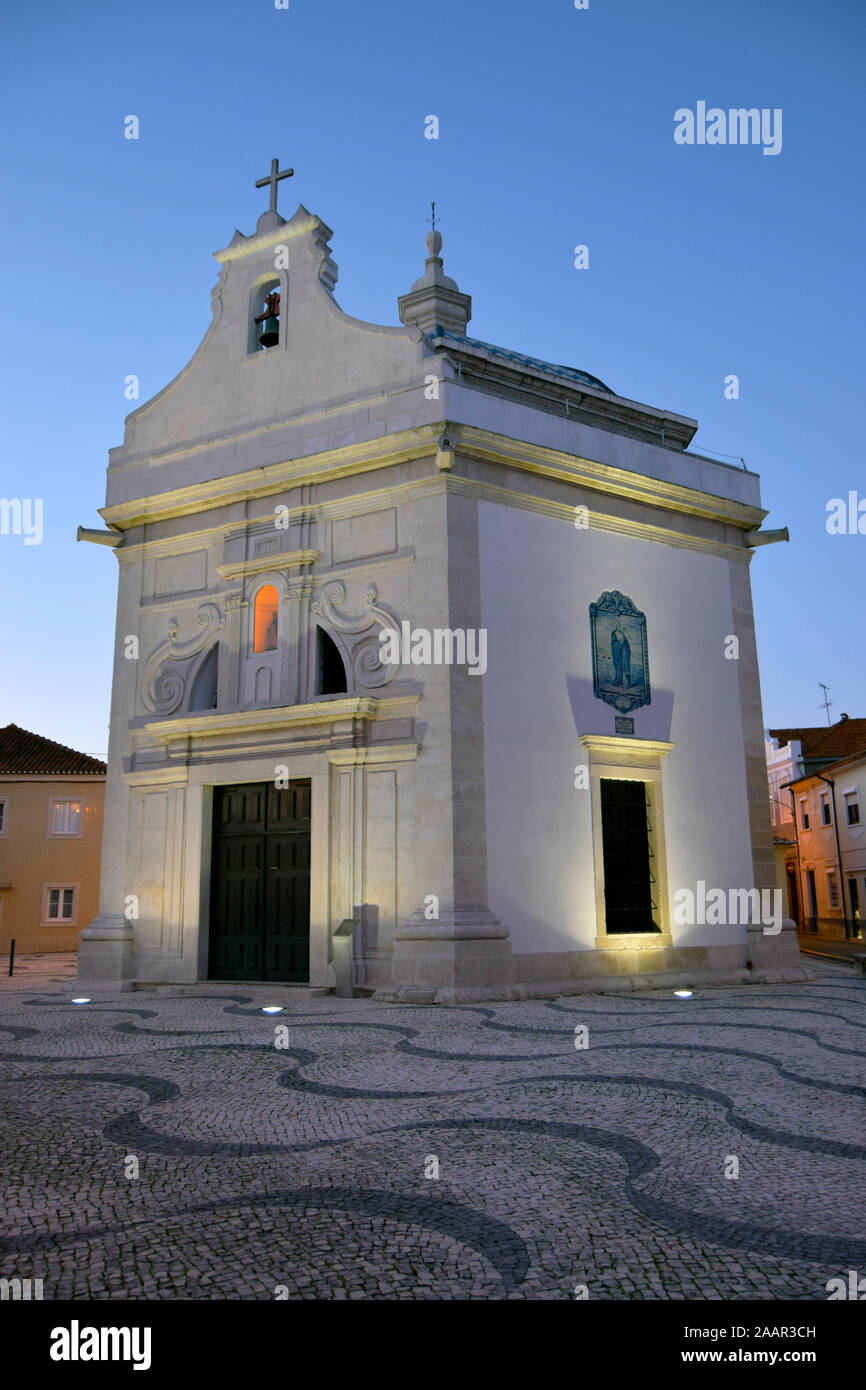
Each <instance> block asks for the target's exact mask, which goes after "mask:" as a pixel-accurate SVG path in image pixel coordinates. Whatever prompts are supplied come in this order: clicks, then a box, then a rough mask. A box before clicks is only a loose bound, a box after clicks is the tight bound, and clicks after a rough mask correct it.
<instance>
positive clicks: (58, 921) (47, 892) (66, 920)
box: [40, 882, 80, 927]
mask: <svg viewBox="0 0 866 1390" xmlns="http://www.w3.org/2000/svg"><path fill="white" fill-rule="evenodd" d="M79 888H80V885H79V884H77V883H69V882H64V883H43V885H42V920H41V923H40V925H41V926H43V927H76V926H77V925H78V900H79V896H80V894H79ZM69 889H71V890H72V916H71V917H62V916H61V917H49V916H48V905H49V900H50V897H51V892H52V890H55V891H57V892H59V893H60V895H61V896H60V898H59V899H58V904H57V905H58V907H62V906H63V893H64V891H66V892H68V891H69Z"/></svg>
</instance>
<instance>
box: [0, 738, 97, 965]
mask: <svg viewBox="0 0 866 1390" xmlns="http://www.w3.org/2000/svg"><path fill="white" fill-rule="evenodd" d="M105 772H106V765H105V763H104V762H101V761H100V759H99V758H92V757H90V756H89V754H87V753H79V752H77V751H76V750H75V749H74V748H67V747H66V746H65V745H64V744H62V743H56V742H55V741H54V740H53V739H50V738H43V737H42V735H41V734H34V733H31V732H30V731H29V730H28V729H20V728H19V727H18V725H17V724H7V725H6V726H5V728H0V951H2V952H3V953H4V954H6V953H7V952H8V951H9V948H10V942H11V941H13V940H14V942H15V950H16V952H33V951H76V950H77V949H78V936H79V932H80V931H81V928H82V927H83V926H86V924H87V923H88V922H89V921H91V919H92V918H93V916H94V915H95V913H96V910H97V907H98V904H99V865H100V853H101V847H102V813H103V803H104V800H105Z"/></svg>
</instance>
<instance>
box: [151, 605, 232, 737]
mask: <svg viewBox="0 0 866 1390" xmlns="http://www.w3.org/2000/svg"><path fill="white" fill-rule="evenodd" d="M195 620H196V622H197V624H198V626H199V627H200V628H201V632H199V633H197V634H196V635H195V636H194V637H190V638H187V639H186V640H185V641H178V637H177V633H178V626H179V624H178V621H177V618H169V620H168V637H166V639H165V640H164V641H163V642H160V643H159V645H158V646H157V647H154V649H153V651H152V652H151V654H150V656H149V657H148V658H147V661H146V662H145V664H144V670H143V672H142V689H141V698H142V700H143V702H144V705H145V707H146V708H147V709H149V710H150V711H151V713H152V714H159V715H167V714H173V713H174V712H175V710H176V709H178V708H179V707H180V705H181V703H182V701H183V698H184V695H185V694H186V691H187V688H188V687H189V686H190V678H191V677H192V676H193V675H194V673H195V670H196V668H197V665H198V663H197V662H196V661H195V657H197V656H198V655H199V654H200V653H202V652H203V651H204V649H205V647H207V646H209V645H210V643H211V642H212V641H213V639H214V636H215V634H216V633H217V632H218V631H219V629H220V628H221V627H223V626H224V624H225V617H224V615H223V614H222V612H221V611H220V609H219V608H218V607H217V605H216V604H215V603H203V604H202V605H201V607H200V608H199V610H198V613H197V614H196V618H195Z"/></svg>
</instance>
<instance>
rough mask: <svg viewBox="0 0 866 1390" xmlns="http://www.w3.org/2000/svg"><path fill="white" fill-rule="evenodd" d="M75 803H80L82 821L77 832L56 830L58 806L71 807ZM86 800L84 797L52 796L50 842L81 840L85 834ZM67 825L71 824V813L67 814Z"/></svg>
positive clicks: (49, 809)
mask: <svg viewBox="0 0 866 1390" xmlns="http://www.w3.org/2000/svg"><path fill="white" fill-rule="evenodd" d="M73 802H78V805H79V806H80V807H81V821H80V824H79V828H78V829H77V830H56V829H55V826H54V822H55V819H56V808H57V807H58V806H71V805H72V804H73ZM85 809H86V807H85V800H84V797H83V796H50V797H49V798H48V831H47V838H48V839H49V840H80V839H81V837H82V835H83V834H84V812H85ZM66 824H67V825H68V824H69V813H68V811H67V814H66Z"/></svg>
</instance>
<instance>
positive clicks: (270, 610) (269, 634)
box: [253, 584, 280, 652]
mask: <svg viewBox="0 0 866 1390" xmlns="http://www.w3.org/2000/svg"><path fill="white" fill-rule="evenodd" d="M279 607H280V600H279V597H278V595H277V591H276V589H275V588H274V586H273V584H264V585H262V587H261V589H259V592H258V593H257V594H256V602H255V607H254V609H253V651H254V652H275V651H276V650H277V614H278V612H279Z"/></svg>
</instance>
